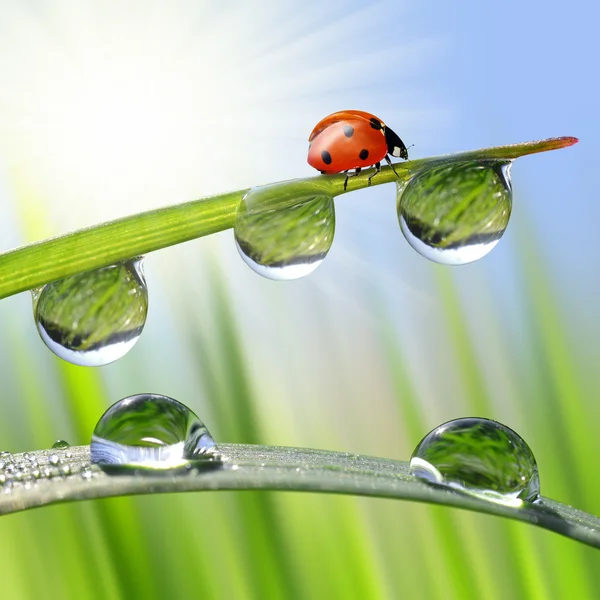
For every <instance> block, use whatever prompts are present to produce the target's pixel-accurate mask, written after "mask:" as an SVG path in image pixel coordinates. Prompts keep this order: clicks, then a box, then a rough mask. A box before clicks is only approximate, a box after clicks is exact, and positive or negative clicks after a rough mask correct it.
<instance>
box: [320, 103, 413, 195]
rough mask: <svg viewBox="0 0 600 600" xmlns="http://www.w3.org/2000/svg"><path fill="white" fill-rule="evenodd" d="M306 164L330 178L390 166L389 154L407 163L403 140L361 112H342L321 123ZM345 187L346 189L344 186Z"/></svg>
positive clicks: (370, 115)
mask: <svg viewBox="0 0 600 600" xmlns="http://www.w3.org/2000/svg"><path fill="white" fill-rule="evenodd" d="M308 141H309V150H308V164H309V165H311V166H312V167H314V168H315V169H318V170H319V171H321V172H322V173H326V174H333V173H341V172H343V171H350V170H352V169H356V172H357V173H358V172H360V170H361V169H363V168H365V167H370V166H372V165H375V166H376V168H377V170H378V171H379V168H380V162H381V161H382V160H383V159H385V160H386V161H387V162H388V163H389V164H391V163H390V160H389V156H388V155H389V154H391V155H392V156H396V157H402V158H405V159H407V158H408V152H407V149H406V146H405V145H404V143H403V142H402V140H401V139H400V138H399V137H398V135H397V134H396V133H394V132H393V131H392V130H391V129H390V128H389V127H387V126H386V125H385V123H384V122H383V121H382V120H381V119H379V118H378V117H376V116H375V115H372V114H371V113H368V112H365V111H361V110H342V111H338V112H335V113H333V114H331V115H328V116H327V117H325V118H323V119H321V121H319V122H318V123H317V124H316V125H315V127H314V129H313V130H312V132H311V134H310V136H309V138H308ZM344 187H345V186H344Z"/></svg>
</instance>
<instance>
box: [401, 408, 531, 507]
mask: <svg viewBox="0 0 600 600" xmlns="http://www.w3.org/2000/svg"><path fill="white" fill-rule="evenodd" d="M410 470H411V472H412V473H413V474H414V475H415V476H417V477H419V478H420V479H424V480H425V481H429V482H431V483H436V484H441V485H447V486H449V487H453V488H457V489H460V490H463V491H465V492H469V493H472V494H475V495H478V496H481V497H483V498H486V499H488V500H493V501H496V502H499V503H502V504H507V505H510V506H518V505H520V504H521V503H522V502H523V501H527V502H532V501H534V500H536V499H537V498H538V496H539V494H540V482H539V477H538V469H537V464H536V461H535V457H534V456H533V453H532V452H531V449H530V448H529V446H528V445H527V444H526V443H525V441H524V440H523V439H522V438H521V437H520V436H519V435H518V434H517V433H515V432H514V431H513V430H512V429H510V428H509V427H506V426H505V425H502V424H501V423H498V422H496V421H491V420H489V419H481V418H463V419H455V420H453V421H449V422H448V423H444V424H443V425H440V426H439V427H436V428H435V429H434V430H432V431H431V432H429V433H428V434H427V435H426V436H425V437H424V438H423V439H422V440H421V441H420V442H419V444H418V445H417V447H416V449H415V451H414V452H413V455H412V457H411V461H410Z"/></svg>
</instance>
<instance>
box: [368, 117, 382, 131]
mask: <svg viewBox="0 0 600 600" xmlns="http://www.w3.org/2000/svg"><path fill="white" fill-rule="evenodd" d="M369 123H370V124H371V127H372V128H373V129H377V130H381V129H383V125H382V124H381V121H378V120H377V119H371V120H370V121H369Z"/></svg>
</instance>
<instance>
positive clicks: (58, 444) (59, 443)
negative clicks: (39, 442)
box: [52, 440, 71, 450]
mask: <svg viewBox="0 0 600 600" xmlns="http://www.w3.org/2000/svg"><path fill="white" fill-rule="evenodd" d="M70 447H71V446H70V444H69V442H65V440H56V441H55V442H54V444H52V449H53V450H66V449H67V448H70Z"/></svg>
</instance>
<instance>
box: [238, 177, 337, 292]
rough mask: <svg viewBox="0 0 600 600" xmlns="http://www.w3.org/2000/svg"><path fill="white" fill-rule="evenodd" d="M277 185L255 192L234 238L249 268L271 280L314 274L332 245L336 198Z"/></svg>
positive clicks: (241, 208) (240, 216)
mask: <svg viewBox="0 0 600 600" xmlns="http://www.w3.org/2000/svg"><path fill="white" fill-rule="evenodd" d="M289 187H290V186H285V185H281V184H274V185H272V186H263V187H258V188H254V189H252V190H250V191H249V192H248V193H247V194H246V195H245V196H244V198H243V200H242V202H241V204H240V206H239V208H238V212H237V216H236V220H235V226H234V233H235V241H236V244H237V248H238V250H239V252H240V254H241V256H242V258H243V259H244V261H245V263H246V264H247V265H248V266H249V267H250V268H251V269H252V270H253V271H255V272H256V273H258V274H259V275H262V276H263V277H266V278H268V279H276V280H289V279H298V278H300V277H304V276H305V275H308V274H309V273H312V272H313V271H314V270H315V269H316V268H317V267H318V266H319V265H320V264H321V263H322V262H323V259H324V258H325V256H327V253H328V252H329V249H330V248H331V244H332V242H333V234H334V231H335V212H334V206H333V198H330V197H329V196H321V195H316V194H314V193H312V194H311V193H307V194H306V195H301V196H298V195H297V192H295V194H291V193H290V192H289V191H287V188H289Z"/></svg>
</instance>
